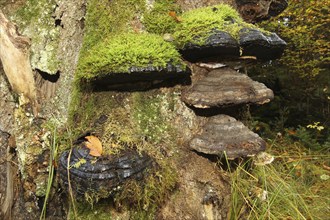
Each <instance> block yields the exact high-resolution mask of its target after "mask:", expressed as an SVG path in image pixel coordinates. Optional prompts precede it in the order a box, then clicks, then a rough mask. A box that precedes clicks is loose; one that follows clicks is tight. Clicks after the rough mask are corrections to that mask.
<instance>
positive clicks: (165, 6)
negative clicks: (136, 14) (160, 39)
mask: <svg viewBox="0 0 330 220" xmlns="http://www.w3.org/2000/svg"><path fill="white" fill-rule="evenodd" d="M170 12H175V13H176V14H180V13H181V9H180V7H179V6H178V5H177V4H175V1H174V0H169V1H168V0H157V1H156V2H155V3H154V5H153V7H152V9H151V10H150V11H147V12H146V13H145V14H144V15H143V24H144V25H145V28H146V30H147V31H148V32H150V33H155V34H165V33H173V32H174V30H175V27H176V25H177V24H178V21H176V20H175V18H173V17H171V16H170V15H169V13H170Z"/></svg>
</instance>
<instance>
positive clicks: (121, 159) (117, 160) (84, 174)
mask: <svg viewBox="0 0 330 220" xmlns="http://www.w3.org/2000/svg"><path fill="white" fill-rule="evenodd" d="M151 162H152V161H151V158H150V157H149V156H148V155H146V154H144V153H141V154H140V153H138V152H137V151H134V150H126V151H123V152H121V153H119V154H118V155H109V156H101V157H93V156H91V155H90V154H89V149H87V148H84V147H75V148H73V149H72V152H71V154H70V152H69V151H66V152H64V153H63V154H62V155H61V157H60V160H59V174H60V178H61V183H62V186H63V187H65V188H67V189H68V188H69V186H71V190H72V191H73V192H74V193H75V195H77V196H78V197H81V196H83V195H84V196H85V197H86V196H88V197H89V198H94V199H98V198H106V197H109V196H110V195H111V193H112V192H114V191H115V190H116V189H118V188H120V186H121V185H123V184H124V183H125V181H127V180H129V179H141V178H143V176H144V175H145V173H146V171H145V170H146V168H147V167H149V166H150V165H151Z"/></svg>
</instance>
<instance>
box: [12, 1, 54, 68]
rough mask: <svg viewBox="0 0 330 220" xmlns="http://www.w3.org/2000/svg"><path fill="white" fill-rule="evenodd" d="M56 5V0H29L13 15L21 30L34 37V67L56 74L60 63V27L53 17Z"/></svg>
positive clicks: (32, 58)
mask: <svg viewBox="0 0 330 220" xmlns="http://www.w3.org/2000/svg"><path fill="white" fill-rule="evenodd" d="M55 7H56V2H55V0H41V1H37V0H27V1H26V2H25V4H24V5H23V6H22V7H21V8H19V9H18V10H17V11H16V12H15V16H14V17H13V19H14V20H15V22H16V23H17V24H18V26H19V28H20V32H21V33H22V34H23V35H27V36H28V37H30V38H31V39H32V45H31V51H32V56H31V64H32V68H34V69H39V70H42V71H44V72H47V73H49V74H55V73H56V72H57V71H58V69H59V63H60V62H59V60H58V58H57V50H58V44H59V37H60V35H59V27H56V26H55V20H54V18H53V17H52V14H53V12H54V10H55Z"/></svg>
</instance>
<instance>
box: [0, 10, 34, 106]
mask: <svg viewBox="0 0 330 220" xmlns="http://www.w3.org/2000/svg"><path fill="white" fill-rule="evenodd" d="M29 48H30V40H29V38H27V37H24V36H20V34H19V33H18V31H17V27H16V26H15V24H14V23H12V22H10V21H9V20H8V19H7V18H6V17H5V15H4V14H3V13H2V11H1V10H0V59H1V62H2V66H3V69H4V72H5V74H6V76H7V78H8V81H9V83H10V85H11V87H12V90H13V91H14V92H15V93H18V94H20V95H23V96H24V97H25V98H28V100H29V101H30V102H31V103H36V87H35V81H34V77H33V71H32V68H31V64H30V55H29Z"/></svg>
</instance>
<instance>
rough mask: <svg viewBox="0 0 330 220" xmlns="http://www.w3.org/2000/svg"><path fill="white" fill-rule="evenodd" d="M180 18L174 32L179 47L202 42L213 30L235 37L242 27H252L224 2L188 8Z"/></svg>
mask: <svg viewBox="0 0 330 220" xmlns="http://www.w3.org/2000/svg"><path fill="white" fill-rule="evenodd" d="M181 18H182V21H181V22H179V24H178V25H177V26H176V29H175V32H174V38H175V39H176V43H177V44H178V47H179V48H182V47H184V45H185V44H186V43H188V42H191V43H195V44H203V43H204V42H205V40H206V39H207V37H208V36H209V35H210V34H212V31H214V30H221V31H226V32H228V33H230V34H231V35H232V36H233V37H235V38H237V37H238V32H239V30H240V29H242V28H243V27H254V26H253V25H251V24H247V23H245V22H243V20H242V18H241V17H240V15H239V14H238V12H237V11H236V10H235V9H233V8H232V7H230V6H229V5H225V4H220V5H216V6H210V7H204V8H198V9H194V10H190V11H187V12H185V13H183V14H182V15H181ZM254 28H255V27H254Z"/></svg>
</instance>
